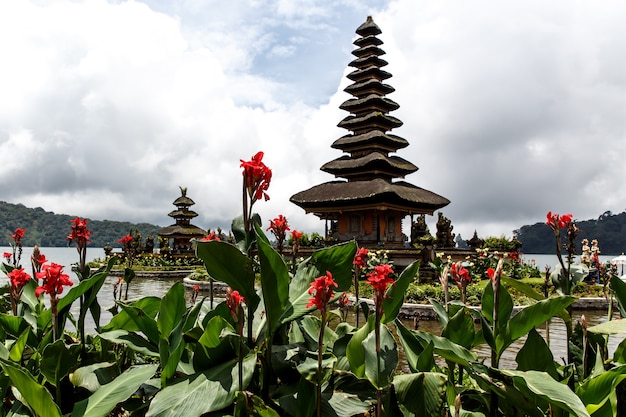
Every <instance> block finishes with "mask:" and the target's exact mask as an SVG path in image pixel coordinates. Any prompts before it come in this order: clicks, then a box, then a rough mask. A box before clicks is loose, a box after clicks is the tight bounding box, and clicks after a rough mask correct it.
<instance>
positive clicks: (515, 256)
mask: <svg viewBox="0 0 626 417" xmlns="http://www.w3.org/2000/svg"><path fill="white" fill-rule="evenodd" d="M519 255H520V253H519V252H511V253H509V257H510V258H511V259H513V260H514V261H517V262H519Z"/></svg>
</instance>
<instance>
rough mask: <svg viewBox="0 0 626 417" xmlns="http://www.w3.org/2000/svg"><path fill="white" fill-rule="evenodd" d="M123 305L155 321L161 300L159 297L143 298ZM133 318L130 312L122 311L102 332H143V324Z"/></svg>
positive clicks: (103, 327)
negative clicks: (119, 330)
mask: <svg viewBox="0 0 626 417" xmlns="http://www.w3.org/2000/svg"><path fill="white" fill-rule="evenodd" d="M123 305H127V306H129V307H133V308H135V309H138V310H140V311H141V315H143V316H147V317H149V318H151V319H154V318H156V315H157V313H158V312H159V309H160V308H161V299H160V298H159V297H143V298H140V299H139V300H137V301H133V302H130V303H124V304H123ZM133 317H134V315H133V316H131V314H130V313H129V312H128V311H125V310H124V309H122V311H120V312H119V313H118V314H116V315H115V316H113V318H112V319H111V321H110V322H109V323H108V324H106V325H104V326H102V330H103V331H108V330H116V329H121V330H127V331H129V332H140V331H143V329H142V327H141V325H140V324H141V322H139V323H137V322H136V321H135V319H134V318H133ZM151 327H152V326H151Z"/></svg>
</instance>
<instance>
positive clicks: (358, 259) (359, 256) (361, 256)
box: [352, 248, 369, 268]
mask: <svg viewBox="0 0 626 417" xmlns="http://www.w3.org/2000/svg"><path fill="white" fill-rule="evenodd" d="M368 253H369V252H368V250H367V249H365V248H359V249H357V251H356V254H355V255H354V261H353V262H352V263H353V264H354V265H355V266H358V267H360V268H363V267H365V266H367V262H366V261H365V259H366V258H367V255H368Z"/></svg>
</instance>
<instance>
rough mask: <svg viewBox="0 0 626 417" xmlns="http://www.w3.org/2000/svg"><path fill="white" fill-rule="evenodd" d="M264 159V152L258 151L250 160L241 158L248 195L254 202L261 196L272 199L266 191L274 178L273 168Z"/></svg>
mask: <svg viewBox="0 0 626 417" xmlns="http://www.w3.org/2000/svg"><path fill="white" fill-rule="evenodd" d="M262 159H263V152H257V154H256V155H254V156H253V157H252V159H251V160H250V161H244V160H242V159H240V161H241V165H240V166H241V168H243V176H244V180H245V184H246V188H247V190H248V196H249V197H250V199H251V200H252V202H254V201H256V200H260V199H261V197H264V198H265V201H267V200H269V199H270V196H269V195H267V193H266V191H267V189H268V188H269V186H270V181H271V180H272V170H271V169H269V168H268V167H267V166H266V165H265V164H264V163H263V162H262Z"/></svg>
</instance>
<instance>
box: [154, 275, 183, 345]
mask: <svg viewBox="0 0 626 417" xmlns="http://www.w3.org/2000/svg"><path fill="white" fill-rule="evenodd" d="M186 311H187V300H186V299H185V287H184V286H183V283H182V282H180V281H178V282H176V283H175V284H174V285H172V287H171V288H170V289H169V290H168V291H167V293H166V294H165V295H164V296H163V298H162V300H161V307H160V308H159V316H158V317H157V327H158V329H159V333H160V334H161V337H162V338H165V339H168V338H169V336H170V334H171V333H172V331H173V330H174V329H175V328H179V329H180V328H182V323H181V322H182V320H183V316H184V314H185V312H186Z"/></svg>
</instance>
